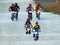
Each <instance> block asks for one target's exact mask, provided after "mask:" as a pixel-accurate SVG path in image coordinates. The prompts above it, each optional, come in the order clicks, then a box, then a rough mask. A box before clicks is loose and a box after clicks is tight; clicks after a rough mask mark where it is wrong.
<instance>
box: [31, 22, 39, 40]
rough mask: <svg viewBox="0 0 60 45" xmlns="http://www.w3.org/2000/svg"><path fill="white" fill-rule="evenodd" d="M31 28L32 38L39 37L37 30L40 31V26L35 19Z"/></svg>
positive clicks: (36, 38)
mask: <svg viewBox="0 0 60 45" xmlns="http://www.w3.org/2000/svg"><path fill="white" fill-rule="evenodd" d="M32 29H33V30H32V31H33V38H34V40H38V38H39V32H40V26H39V24H38V22H37V21H36V23H35V24H34V25H33V27H32Z"/></svg>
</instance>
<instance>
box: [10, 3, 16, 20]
mask: <svg viewBox="0 0 60 45" xmlns="http://www.w3.org/2000/svg"><path fill="white" fill-rule="evenodd" d="M9 11H11V12H12V16H11V20H12V21H14V18H15V16H16V7H15V5H14V3H12V5H11V6H10V7H9Z"/></svg>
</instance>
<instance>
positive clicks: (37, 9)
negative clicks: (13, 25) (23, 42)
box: [34, 3, 43, 15]
mask: <svg viewBox="0 0 60 45" xmlns="http://www.w3.org/2000/svg"><path fill="white" fill-rule="evenodd" d="M41 8H43V7H42V6H41V5H40V3H38V4H37V5H35V6H34V9H35V11H36V15H38V11H39V10H41Z"/></svg>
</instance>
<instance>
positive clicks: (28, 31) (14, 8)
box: [9, 3, 43, 41]
mask: <svg viewBox="0 0 60 45" xmlns="http://www.w3.org/2000/svg"><path fill="white" fill-rule="evenodd" d="M41 8H43V7H42V6H41V5H40V4H39V3H38V4H37V5H35V6H34V8H33V7H32V5H31V4H29V6H27V7H26V11H27V13H28V18H27V21H26V22H25V25H24V28H25V29H26V34H31V31H32V32H33V38H34V40H35V41H36V40H38V39H39V32H40V26H39V24H38V21H36V22H35V24H34V25H32V24H31V22H30V20H32V19H33V17H32V11H34V10H35V12H36V18H38V19H39V20H40V12H39V11H40V9H41ZM19 10H20V7H19V6H18V4H17V3H15V4H14V3H13V4H12V5H11V6H10V7H9V11H11V12H12V14H11V20H12V21H14V19H16V21H17V20H18V12H19Z"/></svg>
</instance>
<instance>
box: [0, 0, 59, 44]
mask: <svg viewBox="0 0 60 45" xmlns="http://www.w3.org/2000/svg"><path fill="white" fill-rule="evenodd" d="M6 1H7V0H1V2H0V4H1V5H0V9H1V10H0V45H60V16H59V15H58V14H53V13H51V12H41V16H40V17H41V20H38V22H39V25H40V26H41V32H40V34H39V37H40V38H39V40H38V41H34V40H33V38H32V34H31V35H26V34H25V29H24V23H25V21H26V19H27V12H26V11H25V8H26V6H27V5H28V4H29V3H31V2H33V1H30V0H27V2H26V1H24V3H19V1H22V0H19V1H17V2H18V3H19V6H20V5H23V6H22V7H21V10H20V12H19V19H18V21H17V22H16V21H13V22H12V21H11V20H10V16H11V13H10V12H8V6H9V5H10V4H11V2H13V0H11V2H10V3H8V2H9V1H7V2H6ZM15 1H16V0H15ZM22 2H23V1H22ZM32 4H33V3H32ZM3 8H4V9H3ZM36 20H37V19H36V17H35V13H34V12H33V20H32V21H31V22H32V24H34V23H35V21H36Z"/></svg>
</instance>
